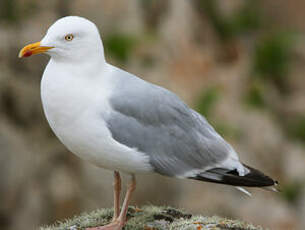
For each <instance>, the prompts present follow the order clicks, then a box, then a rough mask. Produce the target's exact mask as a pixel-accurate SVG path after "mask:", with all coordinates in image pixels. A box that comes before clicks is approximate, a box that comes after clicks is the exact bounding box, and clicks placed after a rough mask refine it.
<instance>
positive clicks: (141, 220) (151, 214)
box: [40, 206, 263, 230]
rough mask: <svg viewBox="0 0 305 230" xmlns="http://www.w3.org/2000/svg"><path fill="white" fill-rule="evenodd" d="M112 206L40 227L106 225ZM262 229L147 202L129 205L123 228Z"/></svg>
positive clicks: (80, 228)
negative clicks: (145, 204) (138, 206)
mask: <svg viewBox="0 0 305 230" xmlns="http://www.w3.org/2000/svg"><path fill="white" fill-rule="evenodd" d="M112 214H113V210H111V209H101V210H96V211H93V212H91V213H89V214H82V215H80V216H75V217H73V218H72V219H69V220H65V221H63V222H57V223H56V224H54V225H52V226H48V227H41V228H40V230H68V229H69V230H74V229H77V230H83V229H85V228H86V227H95V226H100V225H105V224H107V223H109V222H110V221H111V218H112ZM143 229H150V230H163V229H164V230H165V229H171V230H178V229H183V230H188V229H189V230H197V229H201V230H225V229H228V230H233V229H235V230H263V228H262V227H255V226H254V225H251V224H248V223H246V222H243V221H239V220H229V219H225V218H221V217H204V216H192V215H191V214H188V213H185V212H184V211H180V210H178V209H175V208H171V207H156V206H144V207H143V208H141V209H140V210H139V209H137V208H135V207H129V209H128V222H127V224H126V226H125V227H124V230H143Z"/></svg>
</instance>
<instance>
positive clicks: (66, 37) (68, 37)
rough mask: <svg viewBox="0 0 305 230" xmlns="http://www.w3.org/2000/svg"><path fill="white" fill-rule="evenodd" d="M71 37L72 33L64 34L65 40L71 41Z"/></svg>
mask: <svg viewBox="0 0 305 230" xmlns="http://www.w3.org/2000/svg"><path fill="white" fill-rule="evenodd" d="M73 38H74V36H73V34H68V35H66V36H65V40H66V41H72V40H73Z"/></svg>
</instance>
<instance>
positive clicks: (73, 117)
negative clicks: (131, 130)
mask: <svg viewBox="0 0 305 230" xmlns="http://www.w3.org/2000/svg"><path fill="white" fill-rule="evenodd" d="M107 82H108V81H106V80H105V79H104V80H101V82H100V84H96V81H94V83H95V84H91V82H90V81H88V80H86V79H75V78H71V77H70V78H69V76H48V71H45V73H44V76H43V79H42V82H41V97H42V103H43V109H44V112H45V115H46V118H47V120H48V122H49V124H50V126H51V128H52V130H53V131H54V133H55V134H56V136H57V137H58V138H59V139H60V140H61V142H62V143H63V144H64V145H65V146H66V147H67V148H68V149H69V150H70V151H71V152H73V153H74V154H76V155H78V156H79V157H81V158H82V159H85V160H88V161H89V162H91V163H93V164H95V165H97V166H99V167H103V168H106V169H111V170H119V171H124V172H128V173H140V172H149V171H151V170H152V169H151V166H150V164H149V159H148V157H147V156H145V155H144V154H143V153H141V152H138V151H137V150H136V149H132V148H129V147H127V146H125V145H122V144H120V143H118V142H117V141H115V140H114V139H113V138H112V136H111V133H110V131H109V129H108V128H107V125H106V123H105V121H104V119H103V113H104V114H106V113H108V112H109V111H110V110H111V108H110V106H109V104H108V100H107V99H108V96H109V92H110V91H109V89H110V87H109V86H107ZM103 90H104V91H103Z"/></svg>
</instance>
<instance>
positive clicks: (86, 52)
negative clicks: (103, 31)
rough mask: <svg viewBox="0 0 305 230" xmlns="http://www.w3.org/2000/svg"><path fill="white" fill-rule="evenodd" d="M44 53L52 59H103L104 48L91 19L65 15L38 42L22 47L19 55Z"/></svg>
mask: <svg viewBox="0 0 305 230" xmlns="http://www.w3.org/2000/svg"><path fill="white" fill-rule="evenodd" d="M38 53H46V54H48V55H50V56H51V58H53V59H61V60H64V61H67V62H68V61H72V60H82V61H84V60H85V59H88V58H89V59H91V58H90V57H94V58H96V56H100V57H101V58H103V59H104V50H103V45H102V41H101V38H100V35H99V31H98V29H97V27H96V26H95V24H94V23H92V22H91V21H89V20H87V19H85V18H82V17H78V16H67V17H63V18H61V19H59V20H57V21H56V22H55V23H54V24H53V25H52V26H51V27H50V28H49V29H48V31H47V33H46V35H45V36H44V37H43V39H42V40H41V41H40V42H36V43H33V44H30V45H27V46H26V47H24V48H23V49H22V50H21V51H20V53H19V57H29V56H31V55H33V54H38Z"/></svg>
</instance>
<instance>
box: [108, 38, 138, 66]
mask: <svg viewBox="0 0 305 230" xmlns="http://www.w3.org/2000/svg"><path fill="white" fill-rule="evenodd" d="M103 43H104V47H105V52H106V54H107V55H110V56H111V57H113V58H115V59H116V60H118V61H119V62H122V63H125V62H126V61H127V58H128V57H129V55H130V53H131V51H132V50H133V48H134V47H135V44H136V39H135V38H134V37H133V36H131V35H127V34H119V33H114V34H111V35H108V36H107V37H106V38H105V39H104V40H103Z"/></svg>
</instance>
